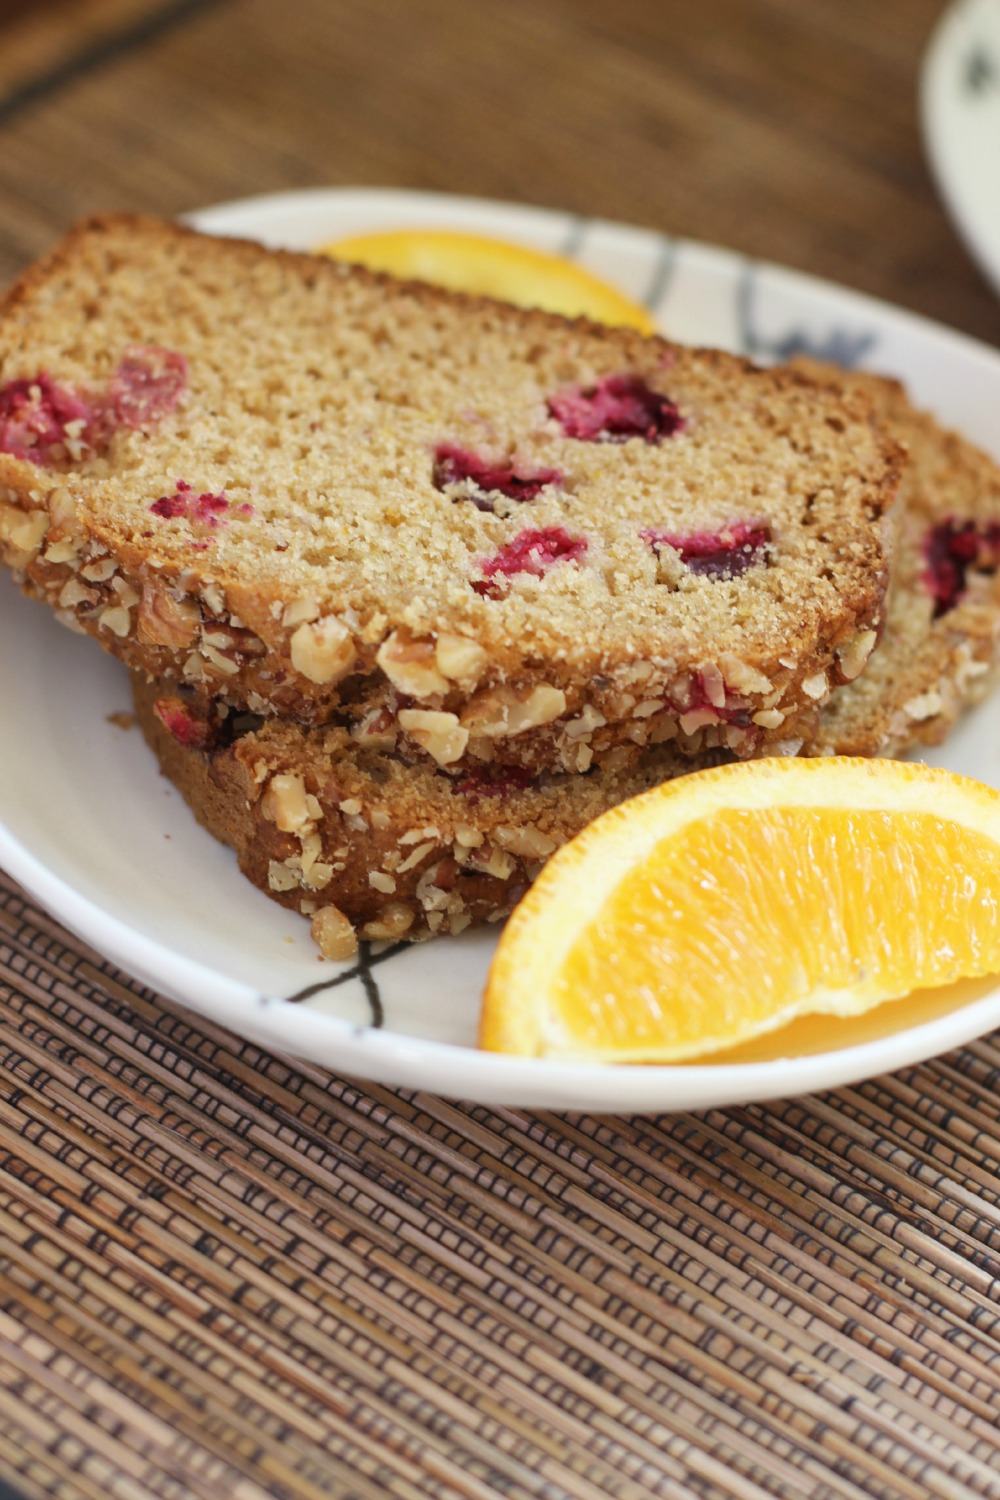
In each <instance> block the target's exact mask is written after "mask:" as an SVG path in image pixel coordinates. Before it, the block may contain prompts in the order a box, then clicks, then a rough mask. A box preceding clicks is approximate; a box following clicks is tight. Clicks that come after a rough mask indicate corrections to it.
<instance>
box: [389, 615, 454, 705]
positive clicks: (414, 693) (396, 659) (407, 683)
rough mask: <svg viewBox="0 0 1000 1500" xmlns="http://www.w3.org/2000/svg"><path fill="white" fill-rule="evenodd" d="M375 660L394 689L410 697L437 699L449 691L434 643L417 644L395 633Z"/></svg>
mask: <svg viewBox="0 0 1000 1500" xmlns="http://www.w3.org/2000/svg"><path fill="white" fill-rule="evenodd" d="M375 660H376V662H377V663H378V665H379V666H380V667H381V668H382V671H383V672H384V673H385V675H386V676H387V677H388V679H389V681H390V682H391V683H392V685H393V687H394V688H396V689H397V690H398V691H399V692H400V693H405V695H406V696H407V698H433V697H434V696H435V694H439V693H446V692H447V691H448V686H449V684H448V679H447V677H445V676H444V675H443V673H441V672H440V671H439V670H438V668H437V666H436V665H435V660H436V658H435V649H434V643H433V641H417V640H413V639H411V638H410V637H408V636H405V635H403V634H402V633H401V632H400V631H398V630H394V631H393V632H392V634H391V635H389V636H386V638H385V640H384V641H383V642H382V644H381V646H380V647H379V648H378V652H377V653H376V656H375Z"/></svg>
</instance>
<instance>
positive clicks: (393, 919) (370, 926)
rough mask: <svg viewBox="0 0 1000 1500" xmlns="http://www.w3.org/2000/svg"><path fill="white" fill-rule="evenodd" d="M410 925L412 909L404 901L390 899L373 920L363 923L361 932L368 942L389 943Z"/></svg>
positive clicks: (408, 928) (400, 935)
mask: <svg viewBox="0 0 1000 1500" xmlns="http://www.w3.org/2000/svg"><path fill="white" fill-rule="evenodd" d="M412 926H413V911H412V910H411V908H410V907H409V906H407V905H406V903H405V901H390V902H389V903H388V905H386V906H383V908H382V910H381V911H380V912H379V914H378V916H377V917H376V918H375V919H374V920H373V921H371V922H366V923H365V925H364V927H363V928H362V929H361V932H362V936H363V937H365V938H367V939H368V940H369V941H370V942H373V943H391V942H393V941H394V939H396V938H401V937H402V936H403V933H404V932H409V930H410V928H411V927H412Z"/></svg>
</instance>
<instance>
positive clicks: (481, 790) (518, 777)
mask: <svg viewBox="0 0 1000 1500" xmlns="http://www.w3.org/2000/svg"><path fill="white" fill-rule="evenodd" d="M532 780H533V777H532V774H531V772H530V771H529V770H527V769H526V768H525V767H524V766H489V767H483V768H482V769H481V770H480V769H478V768H477V769H476V770H475V771H472V772H470V774H469V775H468V776H466V777H463V779H462V780H461V781H455V782H453V783H452V788H451V789H452V791H453V792H454V793H455V795H456V796H458V797H466V798H467V799H468V800H469V801H470V802H478V801H479V800H480V798H481V797H508V796H510V794H511V793H512V792H523V791H524V789H525V787H528V786H530V785H531V783H532Z"/></svg>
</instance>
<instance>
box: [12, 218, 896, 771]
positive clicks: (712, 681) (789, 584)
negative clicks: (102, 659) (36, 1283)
mask: <svg viewBox="0 0 1000 1500" xmlns="http://www.w3.org/2000/svg"><path fill="white" fill-rule="evenodd" d="M902 461H903V460H902V456H901V453H900V450H899V449H898V448H897V447H896V445H895V444H894V443H893V441H892V440H891V439H890V438H889V437H887V436H886V435H885V433H884V432H883V431H882V429H881V428H880V427H879V426H878V423H877V421H876V420H875V418H874V417H873V414H872V411H871V408H870V405H869V404H868V402H867V400H866V399H865V398H864V396H863V395H862V396H845V395H843V394H842V393H840V392H837V391H834V390H831V389H828V388H825V387H824V386H823V385H822V384H817V383H814V382H812V381H811V380H810V379H809V378H808V377H807V376H805V375H803V374H800V373H794V372H789V371H788V370H759V369H756V368H754V367H753V366H752V365H750V364H749V363H747V362H746V361H743V360H740V359H737V358H735V357H733V356H730V355H726V354H722V353H718V352H713V351H698V350H688V349H682V348H678V347H674V346H671V345H668V344H667V343H665V342H663V341H662V340H659V339H649V338H645V337H644V336H642V335H640V334H637V333H633V332H630V331H627V330H621V329H613V330H612V329H606V328H599V327H597V326H594V325H590V324H587V323H585V322H568V321H565V320H563V319H561V318H558V317H556V316H553V315H549V314H543V313H540V312H530V311H523V310H521V309H518V308H514V307H510V306H507V305H505V304H501V303H495V302H490V301H487V300H482V299H472V298H467V297H462V296H460V295H458V294H452V293H448V292H444V291H440V290H437V289H433V288H430V287H426V286H422V285H418V284H408V283H402V282H396V281H393V280H391V279H389V278H386V277H380V276H376V275H373V274H370V273H368V272H366V271H364V270H361V269H359V268H356V267H349V266H346V265H342V264H337V263H334V262H331V261H329V260H326V259H324V258H322V257H312V256H302V255H291V254H286V253H281V252H272V251H268V250H265V249H263V248H261V247H260V246H257V245H253V244H249V243H244V242H239V241H227V240H218V239H214V238H211V237H208V236H204V235H199V234H196V233H194V232H193V231H190V230H187V229H184V228H181V227H178V226H175V225H173V224H170V223H167V222H163V221H159V220H150V219H143V218H137V217H118V218H106V219H98V220H91V221H88V222H86V223H85V224H83V225H82V226H80V227H79V228H78V229H76V230H75V231H74V232H72V233H71V234H70V235H69V236H68V237H67V238H66V239H65V240H64V241H63V243H62V244H61V245H60V246H58V247H57V248H56V250H55V251H54V252H53V253H52V255H51V256H50V257H49V258H48V259H47V260H46V261H44V262H43V263H41V264H40V265H39V266H37V267H36V268H34V269H33V270H31V271H29V272H28V273H27V274H26V275H25V276H24V277H23V278H22V280H21V281H20V282H19V283H18V284H17V285H16V286H15V287H14V289H13V290H12V291H11V292H10V293H9V294H8V296H7V297H6V299H5V300H4V301H3V303H2V304H0V537H2V541H3V548H4V557H5V559H6V561H7V563H8V564H9V565H10V566H11V567H12V568H13V569H14V570H15V571H16V572H17V574H18V576H19V577H20V578H21V579H22V580H23V582H24V585H25V587H26V588H27V589H28V590H29V591H30V592H31V593H33V594H35V595H36V596H38V597H40V598H42V599H44V600H47V601H48V602H49V603H50V604H51V605H52V606H54V607H55V608H56V609H57V611H58V612H59V615H60V618H62V619H63V620H64V621H65V622H66V623H68V624H75V625H77V626H79V627H80V628H82V629H83V630H85V631H87V632H89V633H90V634H92V635H94V636H96V637H97V639H98V640H100V641H101V642H102V644H103V645H105V646H106V647H107V648H108V649H109V650H111V651H113V652H114V653H115V654H116V655H118V656H120V657H122V658H123V659H124V660H125V661H127V662H128V663H129V664H130V665H132V666H134V667H141V668H142V669H144V670H146V671H147V672H149V673H151V674H153V675H162V674H169V675H172V676H175V677H178V678H182V679H184V680H186V681H188V682H195V683H199V684H200V685H201V686H202V688H203V690H204V691H205V692H206V694H207V695H208V696H210V697H218V698H220V699H222V700H224V701H226V702H229V703H232V704H234V705H238V706H249V707H251V708H252V709H253V710H255V711H258V712H262V713H278V714H282V715H287V716H291V717H295V718H297V719H300V720H302V721H303V722H310V721H311V722H321V721H324V720H326V719H328V718H329V717H330V716H331V714H333V713H334V712H335V711H336V709H337V708H338V706H339V705H340V703H341V701H342V699H344V698H345V697H349V696H351V695H352V694H353V695H354V696H355V697H356V696H357V694H358V692H359V691H360V689H359V687H358V683H359V680H360V679H367V683H368V686H374V687H375V689H376V690H377V689H378V684H382V685H383V687H384V688H385V690H386V691H388V690H389V689H391V690H392V691H393V692H394V693H395V694H396V696H397V700H400V701H402V700H406V702H407V704H408V706H409V707H410V708H411V709H414V708H415V709H418V710H420V711H422V712H430V713H433V714H436V715H442V716H444V718H443V719H439V720H437V721H435V723H436V729H437V730H438V731H440V730H442V729H447V730H448V731H449V734H448V735H446V736H445V739H446V742H447V748H446V749H445V751H444V752H443V753H444V754H445V755H446V756H450V757H451V759H452V761H455V760H457V759H459V758H460V756H461V755H464V754H465V753H466V751H467V750H470V751H474V750H475V748H476V747H474V746H472V744H471V742H472V741H473V740H478V741H479V742H480V746H479V748H480V749H482V748H483V746H485V747H487V748H489V745H490V743H491V742H492V743H494V744H495V743H496V742H497V741H500V740H510V741H512V742H514V744H515V751H514V753H513V754H512V755H511V756H510V758H512V759H516V758H517V753H518V744H519V745H521V746H524V747H525V753H526V756H527V759H528V761H529V762H530V761H532V760H534V761H536V762H537V761H538V759H539V756H538V755H537V754H534V755H533V754H532V753H531V750H532V740H531V738H530V737H531V734H532V732H533V731H544V733H543V734H542V735H541V736H540V740H541V742H543V743H546V744H547V743H553V744H555V745H556V746H557V749H556V750H555V751H553V753H552V756H551V758H552V760H553V761H554V763H556V764H567V763H569V762H568V757H569V756H570V752H571V757H572V758H571V764H572V766H573V767H574V768H576V767H580V766H582V762H583V760H585V759H586V756H585V754H581V751H582V749H585V745H584V746H581V740H583V741H585V740H586V736H587V734H588V732H589V731H588V729H587V720H588V716H589V718H590V720H591V721H593V722H595V723H597V721H603V722H601V723H600V725H599V727H601V728H602V730H604V735H603V740H604V742H611V741H613V740H614V739H615V738H620V739H622V740H624V741H625V742H626V743H633V742H634V740H635V738H636V736H639V737H642V735H643V734H645V733H646V730H645V729H644V728H643V725H644V724H645V721H646V720H648V719H651V718H656V716H657V715H658V714H660V713H662V714H664V715H666V716H667V718H670V719H672V720H676V721H677V722H678V723H679V724H680V726H681V729H682V730H683V732H684V733H686V734H688V733H694V732H695V731H696V730H697V729H698V728H700V727H702V726H706V725H713V726H722V729H723V730H724V732H725V735H726V737H727V739H728V740H729V741H731V742H732V744H733V748H735V749H737V750H739V751H741V752H742V751H744V750H745V749H747V748H751V749H752V748H756V747H757V745H758V743H759V742H760V741H761V740H765V741H766V740H768V739H771V738H780V735H781V726H782V723H783V721H784V718H785V716H786V714H788V713H789V712H795V711H796V710H797V709H798V708H799V707H800V706H801V705H803V704H809V703H819V702H822V701H823V700H824V699H825V698H826V696H827V694H828V692H829V691H830V689H831V687H832V686H833V685H834V684H835V683H836V682H837V681H838V680H841V679H842V678H843V676H844V675H845V664H846V671H847V672H848V673H849V672H851V671H854V670H855V669H856V667H857V664H858V662H859V660H860V659H861V656H862V655H863V643H864V642H865V641H866V640H867V639H868V638H869V636H870V633H871V631H873V630H874V629H875V628H877V626H878V624H879V622H880V619H881V610H882V603H883V595H884V590H885V586H886V574H887V567H886V549H887V543H886V528H887V517H888V516H889V514H890V511H891V507H892V502H893V499H894V496H895V493H896V490H897V487H898V483H899V478H900V472H901V465H902ZM859 643H860V644H859ZM581 719H582V724H581ZM553 724H557V725H560V726H563V727H565V728H567V730H568V726H569V725H570V724H572V725H573V727H574V731H575V734H574V735H571V736H570V738H569V740H565V739H564V738H563V737H562V736H561V735H560V734H558V733H555V732H553V731H552V730H549V729H548V726H550V725H553ZM608 726H613V728H609V727H608ZM581 729H582V733H581ZM432 738H433V742H434V743H435V745H438V746H439V745H440V734H439V733H436V734H435V735H434V736H433V737H432ZM418 741H419V736H416V737H415V742H418Z"/></svg>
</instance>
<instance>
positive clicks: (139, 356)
mask: <svg viewBox="0 0 1000 1500" xmlns="http://www.w3.org/2000/svg"><path fill="white" fill-rule="evenodd" d="M186 384H187V360H186V359H185V358H184V356H183V354H178V353H176V352H175V351H174V350H173V349H160V348H157V347H156V346H155V345H153V344H151V345H149V346H148V347H146V348H138V347H137V348H134V349H129V350H127V351H126V353H125V355H124V357H123V358H122V359H121V361H120V362H119V365H118V368H117V369H116V371H115V373H114V374H113V375H112V377H111V383H110V384H109V386H108V394H107V400H106V412H107V419H108V421H109V422H110V423H111V424H112V425H117V426H119V427H148V426H149V425H150V424H151V423H153V422H158V421H160V420H161V418H163V417H165V416H166V415H167V414H168V413H169V412H172V411H173V409H174V407H175V406H176V405H177V402H178V401H179V400H180V396H181V392H182V391H183V390H184V387H185V386H186Z"/></svg>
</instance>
